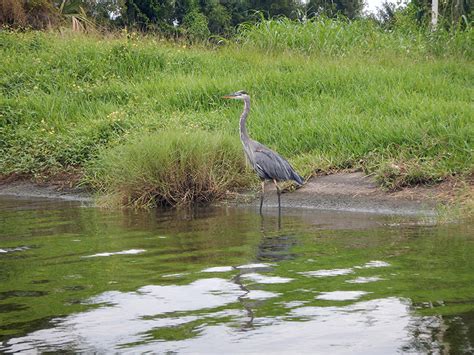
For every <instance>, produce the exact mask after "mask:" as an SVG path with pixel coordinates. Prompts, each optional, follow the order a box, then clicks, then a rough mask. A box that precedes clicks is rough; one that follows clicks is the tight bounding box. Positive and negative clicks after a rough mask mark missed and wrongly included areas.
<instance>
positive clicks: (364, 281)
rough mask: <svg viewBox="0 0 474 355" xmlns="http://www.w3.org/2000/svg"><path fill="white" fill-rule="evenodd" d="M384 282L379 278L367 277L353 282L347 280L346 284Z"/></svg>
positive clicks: (361, 277)
mask: <svg viewBox="0 0 474 355" xmlns="http://www.w3.org/2000/svg"><path fill="white" fill-rule="evenodd" d="M382 280H384V279H383V278H381V277H379V276H367V277H364V276H359V277H356V278H355V279H353V280H346V282H347V283H350V284H366V283H369V282H375V281H382Z"/></svg>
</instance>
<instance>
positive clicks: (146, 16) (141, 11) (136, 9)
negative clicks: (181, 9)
mask: <svg viewBox="0 0 474 355" xmlns="http://www.w3.org/2000/svg"><path fill="white" fill-rule="evenodd" d="M122 16H123V17H124V19H125V22H126V23H127V24H128V25H130V26H136V27H138V28H139V29H141V30H153V29H154V30H158V29H159V30H162V31H164V32H168V31H170V30H171V29H172V26H173V20H174V6H173V3H172V2H171V1H170V0H125V3H124V8H123V15H122Z"/></svg>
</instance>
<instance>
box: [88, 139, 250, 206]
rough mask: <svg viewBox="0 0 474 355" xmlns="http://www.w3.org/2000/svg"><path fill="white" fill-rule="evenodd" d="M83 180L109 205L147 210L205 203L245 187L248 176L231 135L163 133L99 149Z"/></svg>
mask: <svg viewBox="0 0 474 355" xmlns="http://www.w3.org/2000/svg"><path fill="white" fill-rule="evenodd" d="M87 179H88V182H89V183H90V184H91V185H92V186H93V187H94V188H95V189H96V190H98V191H100V192H101V193H102V194H103V195H106V196H107V197H108V198H107V199H106V200H107V202H108V203H110V202H111V201H115V202H118V203H119V204H122V205H126V206H134V207H144V206H145V207H151V206H182V205H190V204H206V203H209V202H212V201H213V200H215V199H219V198H221V197H223V196H224V195H225V194H226V192H227V191H229V190H234V189H237V188H241V187H242V186H245V185H247V184H248V183H249V180H251V175H250V174H248V171H247V170H246V169H245V160H244V158H243V156H242V152H241V147H240V142H239V141H238V139H236V138H235V137H232V136H229V135H225V134H220V133H217V134H211V133H208V132H202V131H194V132H176V131H168V130H167V131H162V132H160V133H157V134H148V135H145V136H140V137H135V138H134V139H131V140H130V141H129V142H127V143H126V144H124V145H121V146H118V147H115V148H113V149H109V150H105V151H102V152H101V153H100V154H99V156H98V158H97V159H96V160H95V161H94V162H91V163H90V164H89V166H88V167H87Z"/></svg>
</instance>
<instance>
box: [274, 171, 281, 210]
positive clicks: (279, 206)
mask: <svg viewBox="0 0 474 355" xmlns="http://www.w3.org/2000/svg"><path fill="white" fill-rule="evenodd" d="M273 182H274V183H275V186H276V189H277V195H278V216H281V203H280V195H281V191H280V188H279V187H278V183H277V181H276V180H275V179H273Z"/></svg>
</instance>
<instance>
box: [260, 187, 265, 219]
mask: <svg viewBox="0 0 474 355" xmlns="http://www.w3.org/2000/svg"><path fill="white" fill-rule="evenodd" d="M264 194H265V180H262V194H261V195H260V214H262V206H263V195H264Z"/></svg>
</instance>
